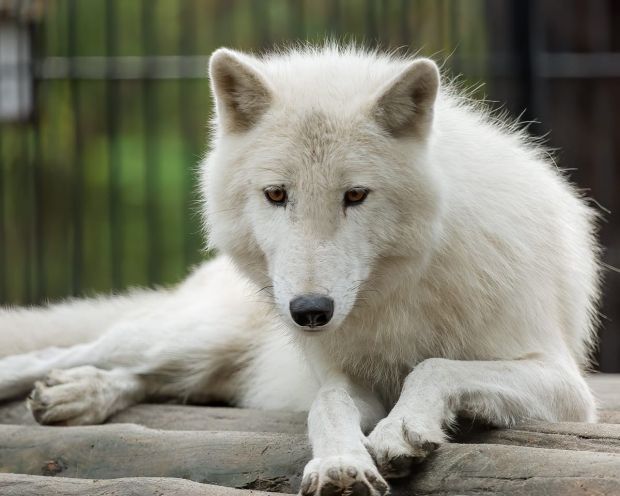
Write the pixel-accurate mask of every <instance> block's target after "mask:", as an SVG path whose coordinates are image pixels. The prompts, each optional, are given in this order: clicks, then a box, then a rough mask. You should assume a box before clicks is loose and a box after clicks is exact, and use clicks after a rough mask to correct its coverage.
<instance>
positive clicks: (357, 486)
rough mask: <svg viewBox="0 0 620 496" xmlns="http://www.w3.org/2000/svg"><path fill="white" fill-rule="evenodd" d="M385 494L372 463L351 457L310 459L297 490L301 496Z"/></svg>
mask: <svg viewBox="0 0 620 496" xmlns="http://www.w3.org/2000/svg"><path fill="white" fill-rule="evenodd" d="M388 492H389V487H388V485H387V483H386V482H385V480H383V478H382V477H381V475H379V472H378V471H377V469H376V468H375V466H374V465H373V463H372V461H371V460H370V459H368V460H365V459H358V458H357V457H354V456H331V457H327V458H315V459H314V460H311V461H310V462H309V463H308V465H306V468H305V470H304V477H303V480H302V482H301V488H300V494H301V496H349V495H351V496H384V495H386V494H387V493H388Z"/></svg>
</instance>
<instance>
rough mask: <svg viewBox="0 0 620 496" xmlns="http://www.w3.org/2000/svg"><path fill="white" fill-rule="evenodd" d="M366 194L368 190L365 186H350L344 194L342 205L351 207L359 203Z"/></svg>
mask: <svg viewBox="0 0 620 496" xmlns="http://www.w3.org/2000/svg"><path fill="white" fill-rule="evenodd" d="M367 196H368V190H367V189H366V188H351V189H350V190H349V191H347V192H346V193H345V194H344V206H345V207H351V206H354V205H359V204H360V203H362V202H363V201H364V200H365V199H366V197H367Z"/></svg>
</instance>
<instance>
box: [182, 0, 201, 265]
mask: <svg viewBox="0 0 620 496" xmlns="http://www.w3.org/2000/svg"><path fill="white" fill-rule="evenodd" d="M194 5H195V4H194V2H188V1H183V2H178V9H179V13H178V14H179V20H180V22H181V25H182V26H183V29H181V30H180V34H179V55H181V56H183V55H190V54H191V55H194V54H195V45H196V27H195V26H196V24H195V22H194V13H193V12H192V7H193V6H194ZM181 60H183V58H181ZM179 69H180V70H179V75H178V80H177V84H178V85H179V88H180V91H179V106H180V109H179V118H180V119H181V128H182V131H183V136H184V137H185V140H183V165H184V169H183V204H182V207H181V208H183V212H182V213H183V219H184V225H183V263H184V265H185V267H186V268H187V267H188V266H189V265H190V263H191V262H192V260H193V259H194V257H195V253H194V248H195V247H194V243H193V242H192V240H193V236H194V235H195V234H196V233H194V232H193V231H192V229H193V227H192V226H193V222H192V218H193V216H194V215H196V212H194V201H193V199H194V187H193V184H194V181H193V180H194V173H193V171H194V166H195V164H194V162H195V161H196V159H197V157H196V156H194V155H193V154H192V153H191V152H190V151H191V150H192V148H193V147H192V145H193V143H192V140H191V137H192V136H194V133H195V132H196V130H195V129H193V123H192V119H191V116H192V114H191V113H190V109H192V108H193V106H192V101H191V98H192V93H191V92H190V91H185V88H184V85H187V86H188V87H189V86H190V85H192V84H194V83H193V82H192V80H191V79H189V76H188V77H187V78H184V74H186V73H188V72H189V70H192V69H193V68H192V67H189V66H184V65H183V62H180V67H179ZM206 70H207V68H206V67H205V68H204V71H206ZM205 91H206V89H205ZM205 117H206V116H205Z"/></svg>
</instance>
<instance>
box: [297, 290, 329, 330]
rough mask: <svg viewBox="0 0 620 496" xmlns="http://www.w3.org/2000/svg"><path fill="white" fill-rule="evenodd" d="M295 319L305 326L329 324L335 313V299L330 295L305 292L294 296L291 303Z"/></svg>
mask: <svg viewBox="0 0 620 496" xmlns="http://www.w3.org/2000/svg"><path fill="white" fill-rule="evenodd" d="M289 310H290V311H291V317H293V320H294V321H295V322H296V323H297V324H299V325H300V326H303V327H320V326H324V325H325V324H327V323H328V322H329V321H330V319H331V318H332V315H334V300H332V299H331V298H329V297H328V296H323V295H318V294H305V295H301V296H297V297H296V298H293V299H292V300H291V302H290V303H289Z"/></svg>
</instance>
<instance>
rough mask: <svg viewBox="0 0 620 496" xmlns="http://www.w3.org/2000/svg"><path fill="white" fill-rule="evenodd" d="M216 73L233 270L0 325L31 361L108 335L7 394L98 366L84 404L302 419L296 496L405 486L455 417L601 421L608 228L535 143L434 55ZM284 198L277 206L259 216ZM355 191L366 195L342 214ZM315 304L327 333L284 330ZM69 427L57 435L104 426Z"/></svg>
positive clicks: (298, 55)
mask: <svg viewBox="0 0 620 496" xmlns="http://www.w3.org/2000/svg"><path fill="white" fill-rule="evenodd" d="M211 77H212V83H213V89H214V96H215V99H216V102H217V117H216V119H215V122H214V133H213V141H212V148H211V151H210V152H209V154H208V155H207V157H206V158H205V160H204V163H203V166H202V185H203V190H204V195H205V199H206V202H205V220H206V227H207V229H208V231H209V238H208V239H209V242H210V244H211V245H212V246H213V247H214V248H217V249H218V250H220V251H221V252H223V253H224V255H220V257H219V258H217V259H216V260H215V261H212V262H209V263H206V264H204V265H203V266H202V267H200V268H198V269H197V270H196V271H195V272H194V273H193V275H191V276H190V277H189V278H188V280H186V281H185V282H184V283H183V284H181V285H180V286H179V287H177V288H175V289H173V290H170V291H167V292H165V293H163V294H159V293H155V294H151V295H144V294H139V295H129V296H127V297H126V298H121V297H118V298H116V299H114V300H96V301H91V302H72V303H69V304H64V305H60V306H52V307H49V308H46V309H36V310H34V309H33V310H14V309H8V310H4V311H2V312H0V329H1V330H2V337H0V339H1V340H2V341H0V342H2V343H7V344H6V345H5V346H12V347H11V348H8V349H9V353H15V352H16V351H17V347H15V346H14V345H13V343H14V342H13V339H12V336H13V334H12V333H14V332H16V331H15V329H19V331H18V332H19V333H20V334H23V335H24V336H35V337H34V338H32V337H28V339H22V341H21V342H20V344H19V346H20V347H21V348H20V350H21V351H23V352H26V351H29V350H33V349H36V348H42V347H44V346H47V345H56V346H58V345H67V344H69V342H70V341H71V342H76V341H78V340H79V339H80V338H81V336H79V335H78V334H79V333H78V332H77V330H78V329H79V326H81V325H84V326H85V328H84V334H83V338H84V340H85V341H87V340H89V339H91V338H92V337H94V336H99V337H98V338H97V339H95V340H94V341H92V342H91V343H88V344H82V345H78V346H76V347H74V348H69V349H67V350H60V349H58V350H49V351H47V352H45V353H41V352H32V351H31V352H30V353H29V354H24V355H20V356H13V357H8V358H5V359H3V360H0V398H3V397H9V396H11V395H15V394H18V393H20V392H23V391H25V390H26V389H27V388H28V385H29V384H31V383H32V382H33V381H34V380H37V379H41V378H42V377H44V376H45V374H47V373H48V372H49V371H50V370H51V369H53V368H70V367H80V366H84V365H91V366H95V367H99V368H101V369H105V370H111V371H113V372H114V373H115V374H117V376H116V377H115V378H112V377H111V376H110V375H106V374H96V373H94V372H93V371H92V370H91V369H79V370H81V371H82V372H80V373H76V375H75V376H76V377H75V380H73V379H71V377H66V378H65V380H63V385H64V386H66V384H67V383H70V384H71V388H69V389H67V391H69V390H70V391H73V392H74V396H76V397H77V396H80V395H82V396H83V395H84V394H91V393H89V391H90V389H92V384H93V381H94V380H95V379H93V381H89V380H87V379H86V378H87V377H89V376H93V377H94V376H96V381H98V382H97V384H99V387H98V388H96V389H97V390H99V391H104V392H105V394H99V396H98V398H99V399H98V400H93V408H97V409H100V410H101V411H104V412H105V415H109V414H111V413H113V412H114V411H116V410H118V409H119V408H124V407H126V406H127V405H129V404H131V403H132V402H135V401H140V400H141V399H142V398H144V397H145V396H146V397H152V396H167V397H170V396H172V397H177V398H181V399H188V398H189V399H192V400H210V399H224V400H227V401H230V402H233V403H235V404H237V405H240V406H252V407H259V408H266V409H269V408H272V409H273V408H287V409H296V410H305V409H310V416H309V434H310V439H311V441H312V444H313V448H314V455H315V459H314V460H313V461H312V462H310V464H309V465H308V467H307V468H306V471H305V475H304V481H303V483H302V492H304V493H305V494H314V493H316V492H317V491H318V490H319V488H321V487H325V485H328V484H333V485H336V486H338V487H340V488H341V490H343V491H344V490H346V491H353V492H355V491H358V490H359V488H360V484H361V485H363V486H365V487H367V488H368V491H370V492H371V493H372V494H382V493H384V492H385V490H386V489H387V486H386V485H385V483H384V482H383V480H382V478H381V475H379V473H378V471H379V472H381V474H382V475H383V476H387V477H393V476H400V475H403V474H405V473H406V472H407V471H408V465H407V463H408V462H410V461H411V460H416V459H419V458H422V457H424V456H425V455H426V454H427V453H428V452H429V451H430V450H431V449H433V448H434V447H435V446H436V445H437V444H438V443H441V442H444V441H445V434H444V429H445V428H446V427H447V426H449V425H450V423H451V422H452V421H453V420H454V418H455V416H456V414H457V413H464V414H469V415H472V416H477V417H479V418H483V419H485V420H487V421H489V422H492V423H495V424H498V425H509V424H510V423H512V422H514V421H516V420H518V419H523V418H538V419H545V420H582V421H584V420H585V421H592V420H594V418H595V408H594V403H593V399H592V396H591V394H590V392H589V390H588V388H587V386H586V384H585V382H584V380H583V378H582V370H583V368H584V367H585V366H587V364H588V358H589V352H590V350H591V348H592V346H593V342H594V328H595V320H596V319H595V315H596V311H595V310H596V303H597V297H598V278H599V274H598V272H599V271H598V260H597V255H598V248H597V245H596V242H595V239H594V235H593V232H594V224H593V219H594V214H593V212H592V211H591V210H590V209H589V208H588V207H587V206H586V204H585V203H584V201H583V200H581V199H580V198H579V196H578V195H577V194H576V192H575V190H574V189H573V188H572V187H571V185H570V184H569V183H568V182H567V181H566V180H565V179H564V178H563V177H562V175H561V174H560V173H559V172H558V171H557V170H556V169H555V168H554V166H553V164H552V163H551V162H550V160H549V159H548V158H547V157H546V156H545V154H544V153H543V151H541V150H540V149H539V148H538V147H536V146H534V145H533V144H532V143H530V142H529V141H528V140H527V139H526V138H525V137H524V135H523V134H522V133H520V132H518V131H516V130H515V129H514V128H513V127H511V126H509V125H507V124H505V123H503V122H501V121H499V120H497V119H494V118H493V116H491V115H489V114H488V112H486V111H485V110H484V109H482V108H479V107H478V106H476V105H474V104H472V103H470V102H468V101H467V100H466V99H464V98H462V97H460V96H458V94H457V93H456V92H455V91H454V90H452V89H451V88H450V87H449V86H447V85H444V86H442V87H441V88H439V92H438V94H436V92H437V75H436V67H435V66H434V64H432V63H431V62H430V61H427V60H419V61H415V60H410V59H406V58H398V57H394V56H386V55H380V54H375V53H366V52H363V51H360V50H356V49H353V48H345V49H339V48H337V47H329V46H328V47H321V48H305V49H302V50H292V51H289V52H285V53H281V54H273V55H268V56H265V57H263V58H255V57H252V56H249V55H244V54H240V53H237V52H232V51H229V50H219V51H218V52H216V53H215V54H214V56H213V58H212V61H211ZM274 185H276V186H284V187H286V189H287V193H288V204H287V206H286V207H276V206H274V205H271V204H269V202H267V201H266V199H265V197H264V195H263V189H264V188H265V187H267V186H274ZM358 186H361V187H365V188H368V189H369V190H370V194H369V195H368V198H367V199H366V201H365V202H364V203H363V204H361V205H359V206H355V207H349V208H346V209H345V208H344V207H343V204H342V197H343V194H344V192H345V191H346V190H347V189H349V188H352V187H358ZM304 293H320V294H327V295H329V296H330V297H332V298H333V299H334V301H335V311H334V316H333V318H332V320H331V321H330V322H329V323H328V324H327V325H326V326H325V327H324V328H323V330H321V331H320V332H308V331H306V330H303V329H302V328H300V327H299V326H297V324H295V323H294V322H293V320H292V319H291V317H290V315H289V310H288V305H289V301H290V300H291V299H292V298H294V297H295V296H297V295H300V294H304ZM92 315H102V316H105V317H101V318H100V317H97V319H96V320H94V321H93V319H92V318H91V316H92ZM41 329H44V330H45V332H44V333H41V332H37V333H36V334H34V333H35V332H36V331H40V330H41ZM65 329H69V330H70V333H69V334H70V335H69V336H66V337H65V338H62V337H61V335H62V333H63V331H64V330H65ZM31 331H32V332H31ZM4 354H8V353H6V352H5V353H4ZM84 370H87V371H86V372H84ZM115 381H116V383H119V384H120V386H118V387H116V386H113V384H114V383H115ZM48 382H49V381H48ZM58 387H60V386H59V385H57V384H55V383H54V382H53V381H52V382H51V383H50V385H48V386H45V387H44V386H43V385H39V386H38V389H39V391H38V393H37V394H35V395H34V396H33V399H32V400H31V405H33V406H34V407H35V408H39V410H38V411H39V418H41V419H42V421H46V417H45V413H48V412H41V404H40V403H41V402H40V401H39V403H36V402H37V401H38V397H40V396H41V395H42V394H43V393H45V395H47V397H48V400H49V401H48V403H50V402H51V403H53V404H54V405H55V406H57V403H58V402H60V403H62V402H73V401H75V398H69V399H67V396H66V395H64V396H63V395H54V393H53V392H54V390H55V389H56V388H58ZM89 388H90V389H89ZM68 394H69V393H68ZM37 395H38V396H37ZM115 395H116V398H115ZM53 397H55V398H61V399H60V400H52V398H53ZM50 408H51V407H50ZM78 410H79V411H78ZM390 410H391V411H390ZM76 411H78V413H77V414H76ZM386 411H390V413H389V415H388V416H387V417H385V418H383V420H381V421H380V422H379V423H378V425H377V427H376V428H375V429H374V431H372V432H371V433H370V435H369V436H368V437H366V436H365V433H368V432H369V431H370V430H371V429H372V428H373V426H374V425H375V424H376V423H377V422H378V421H379V420H380V419H381V418H382V417H384V416H385V412H386ZM71 412H72V413H71V415H72V417H71V418H61V417H62V415H56V416H54V421H55V422H58V421H64V422H68V423H80V422H88V421H93V420H96V421H101V420H103V419H102V418H95V417H93V416H92V415H90V416H89V412H88V407H87V406H84V405H82V406H80V408H79V409H76V408H74V409H73V410H71ZM67 415H68V414H67ZM375 463H376V464H377V466H375ZM377 468H378V471H377Z"/></svg>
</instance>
